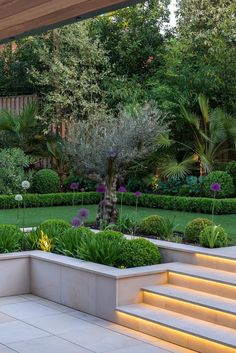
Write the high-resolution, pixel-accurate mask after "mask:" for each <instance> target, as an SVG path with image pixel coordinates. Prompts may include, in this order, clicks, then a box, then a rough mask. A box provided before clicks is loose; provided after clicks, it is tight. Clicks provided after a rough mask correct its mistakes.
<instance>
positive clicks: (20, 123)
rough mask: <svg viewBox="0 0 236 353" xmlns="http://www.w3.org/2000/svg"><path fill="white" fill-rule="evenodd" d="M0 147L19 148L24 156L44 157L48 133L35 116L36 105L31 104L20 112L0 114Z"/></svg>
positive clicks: (2, 112)
mask: <svg viewBox="0 0 236 353" xmlns="http://www.w3.org/2000/svg"><path fill="white" fill-rule="evenodd" d="M0 132H1V145H2V146H4V147H6V146H7V147H19V148H21V149H22V150H23V151H24V152H25V153H26V154H30V155H34V156H42V155H45V151H47V146H46V143H47V140H48V133H46V132H45V130H44V126H43V124H42V122H41V121H40V119H39V116H38V114H37V105H36V104H35V103H31V104H29V105H28V106H26V107H25V108H24V109H23V111H22V112H20V113H19V114H15V113H14V112H11V111H8V110H2V111H1V112H0Z"/></svg>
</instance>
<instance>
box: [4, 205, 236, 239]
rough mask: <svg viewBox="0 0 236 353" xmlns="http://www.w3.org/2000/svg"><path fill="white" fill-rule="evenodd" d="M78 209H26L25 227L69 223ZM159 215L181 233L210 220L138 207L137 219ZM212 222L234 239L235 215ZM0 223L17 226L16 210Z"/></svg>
mask: <svg viewBox="0 0 236 353" xmlns="http://www.w3.org/2000/svg"><path fill="white" fill-rule="evenodd" d="M86 207H87V208H88V209H89V210H90V216H89V220H88V221H89V222H94V221H95V219H96V209H97V206H96V205H89V206H88V205H87V206H86ZM78 209H79V207H75V208H73V207H72V206H60V207H44V208H43V207H40V208H28V209H26V212H25V225H26V226H29V227H30V226H35V225H38V224H39V223H41V222H42V221H44V220H46V219H49V218H63V219H65V220H67V221H70V220H71V219H72V218H73V217H74V216H75V215H76V213H77V211H78ZM123 214H124V215H125V214H129V215H130V216H133V217H135V207H132V206H123ZM153 214H159V215H161V216H168V217H171V218H172V217H175V223H176V225H177V226H176V230H179V231H183V229H184V227H185V225H186V224H187V223H188V222H189V221H190V220H192V219H193V218H196V217H207V218H209V219H211V215H204V214H202V213H190V212H178V211H168V210H159V209H156V208H144V207H139V209H138V218H139V220H141V219H142V218H144V217H146V216H149V215H153ZM22 215H23V210H22V209H21V210H20V217H19V218H20V221H21V222H20V225H22ZM214 221H215V222H216V223H217V224H220V225H221V226H223V227H224V228H225V230H226V231H227V232H228V233H229V234H230V235H231V236H232V237H233V238H235V239H236V215H220V216H215V217H214ZM0 223H11V224H17V210H15V209H10V210H0Z"/></svg>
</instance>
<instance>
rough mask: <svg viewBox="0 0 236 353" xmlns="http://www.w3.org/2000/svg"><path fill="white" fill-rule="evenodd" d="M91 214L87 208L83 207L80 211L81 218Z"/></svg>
mask: <svg viewBox="0 0 236 353" xmlns="http://www.w3.org/2000/svg"><path fill="white" fill-rule="evenodd" d="M88 216H89V210H88V209H87V208H81V209H80V210H79V213H78V217H79V218H80V219H86V218H88Z"/></svg>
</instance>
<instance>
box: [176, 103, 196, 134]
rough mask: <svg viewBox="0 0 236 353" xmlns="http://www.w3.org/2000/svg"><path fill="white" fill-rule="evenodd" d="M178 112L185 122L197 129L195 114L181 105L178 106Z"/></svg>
mask: <svg viewBox="0 0 236 353" xmlns="http://www.w3.org/2000/svg"><path fill="white" fill-rule="evenodd" d="M180 112H181V115H182V117H183V118H184V120H185V121H186V122H188V123H189V124H190V125H193V126H194V127H195V128H196V129H199V127H200V124H199V118H198V117H197V116H196V115H195V114H193V113H190V112H188V111H187V110H186V109H185V107H184V106H182V105H181V106H180Z"/></svg>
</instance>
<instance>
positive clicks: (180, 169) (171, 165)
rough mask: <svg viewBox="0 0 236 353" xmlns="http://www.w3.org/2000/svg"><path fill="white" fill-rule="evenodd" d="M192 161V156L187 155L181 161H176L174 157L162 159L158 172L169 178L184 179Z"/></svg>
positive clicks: (188, 172) (189, 170)
mask: <svg viewBox="0 0 236 353" xmlns="http://www.w3.org/2000/svg"><path fill="white" fill-rule="evenodd" d="M193 163H194V159H193V156H190V157H187V158H186V159H184V160H182V161H181V162H178V161H177V159H176V158H174V157H169V158H167V159H166V160H163V161H162V165H161V167H160V172H161V175H162V176H163V177H166V178H169V179H175V180H176V179H184V178H185V177H186V176H187V175H188V174H190V173H191V168H192V165H193Z"/></svg>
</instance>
